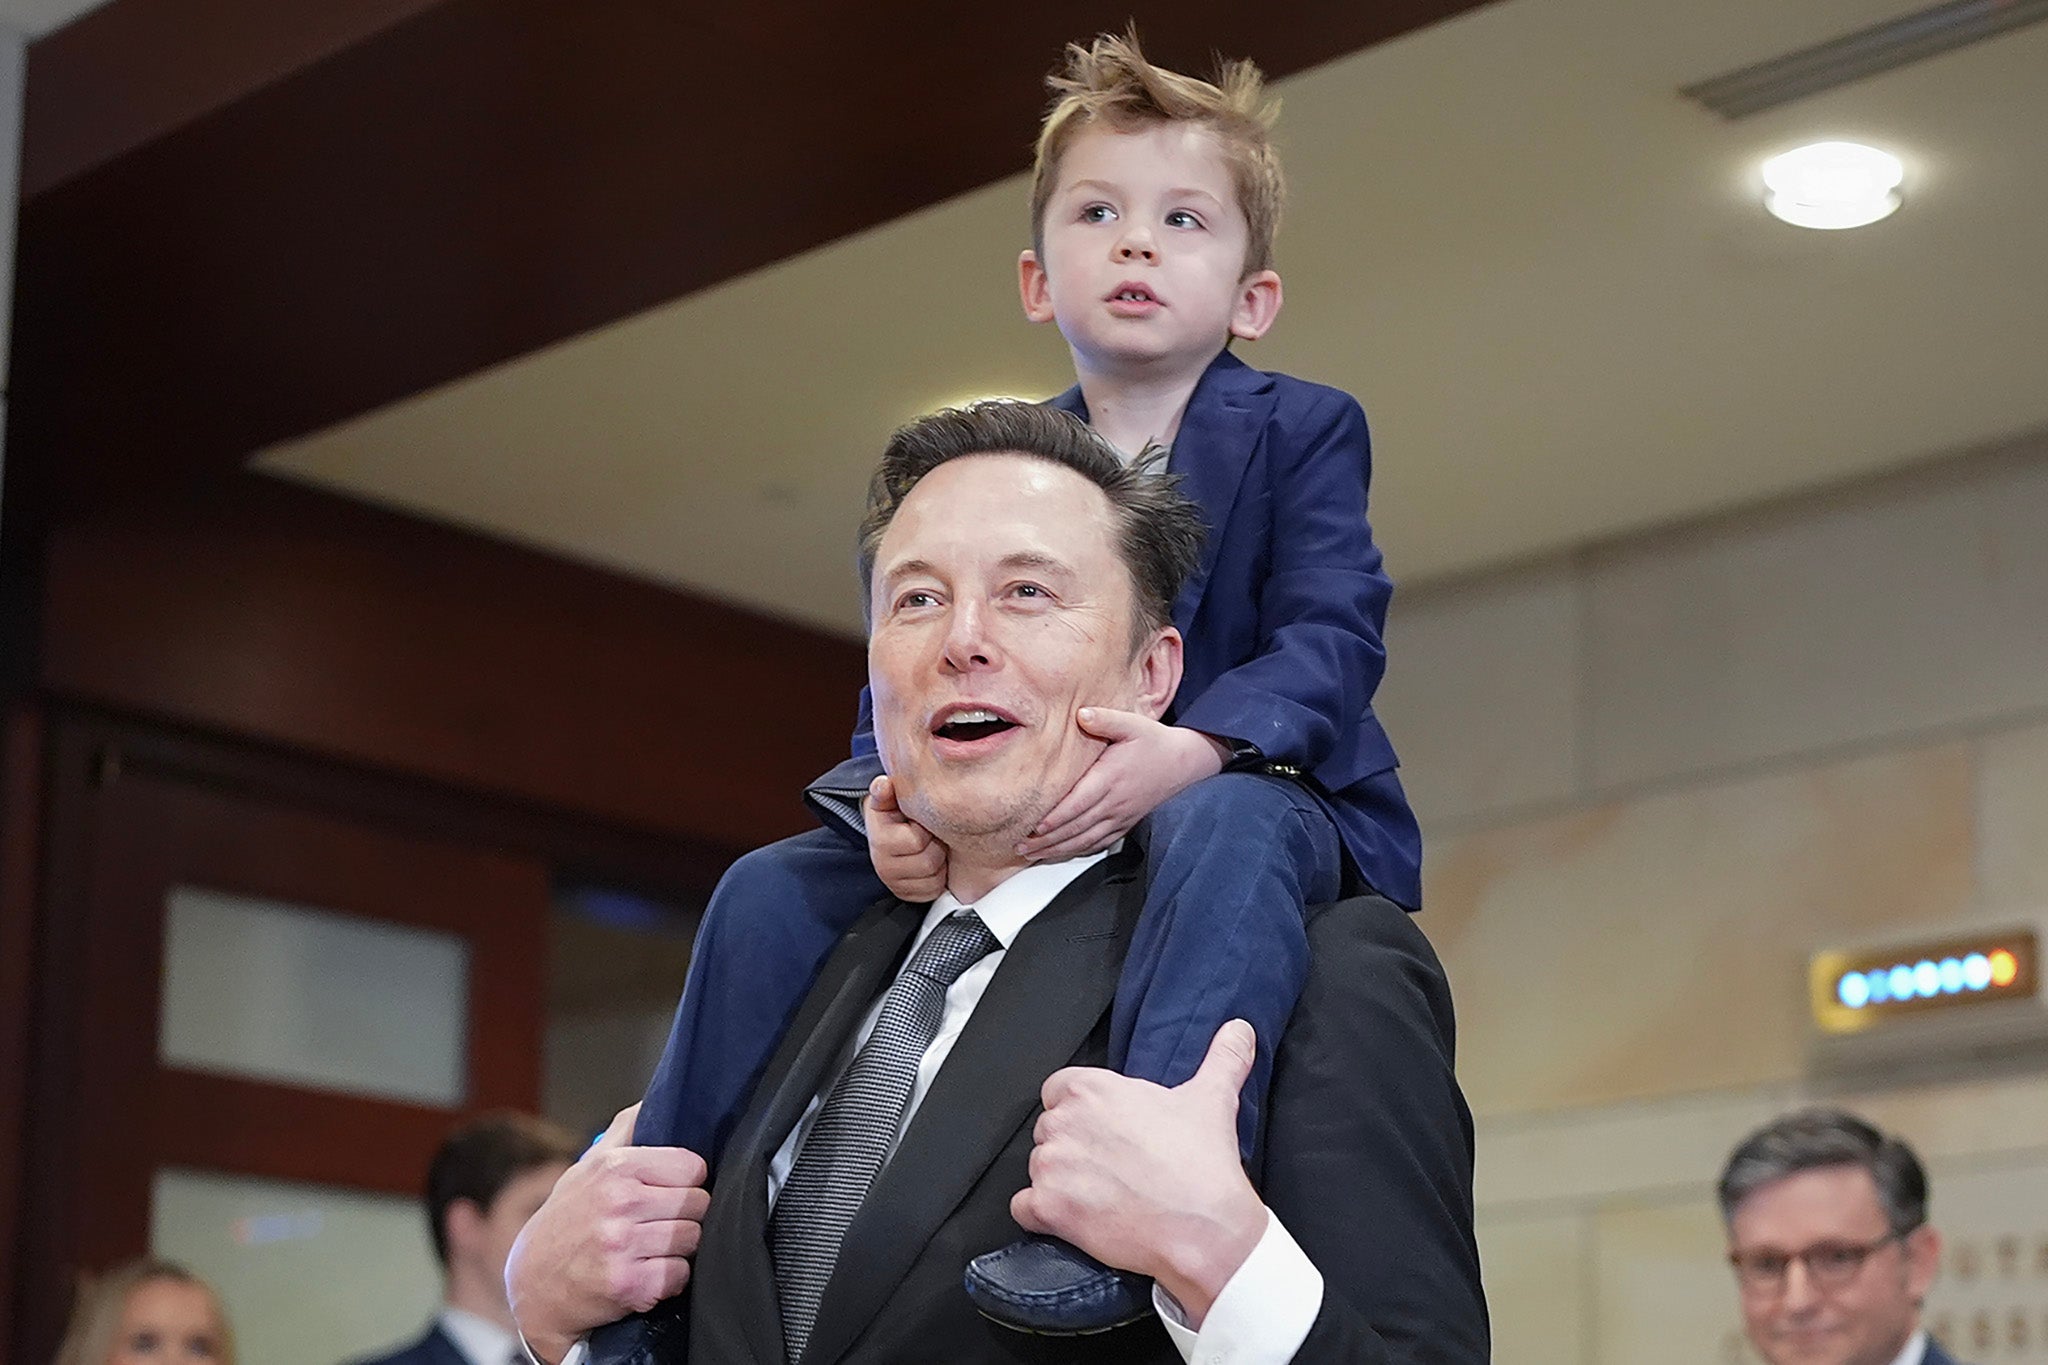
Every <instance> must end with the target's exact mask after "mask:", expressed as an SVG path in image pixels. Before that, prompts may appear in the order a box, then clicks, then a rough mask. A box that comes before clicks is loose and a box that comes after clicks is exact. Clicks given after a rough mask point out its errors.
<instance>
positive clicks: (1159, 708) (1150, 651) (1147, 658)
mask: <svg viewBox="0 0 2048 1365" xmlns="http://www.w3.org/2000/svg"><path fill="white" fill-rule="evenodd" d="M1183 653H1184V650H1183V646H1182V641H1181V638H1180V632H1179V631H1177V630H1175V629H1174V628H1173V627H1172V626H1166V627H1164V628H1162V629H1160V630H1158V631H1155V632H1154V633H1153V635H1152V638H1151V640H1150V641H1149V642H1147V644H1146V645H1145V647H1144V648H1143V649H1142V650H1140V651H1139V652H1138V657H1137V659H1136V660H1135V661H1134V666H1135V667H1136V668H1137V671H1138V678H1137V682H1138V695H1137V698H1136V701H1135V703H1134V704H1133V705H1132V707H1131V709H1132V710H1134V711H1137V712H1139V713H1140V714H1141V715H1144V716H1146V717H1147V718H1149V719H1152V720H1158V719H1159V718H1160V717H1161V716H1163V715H1165V714H1166V708H1167V707H1169V706H1171V705H1172V704H1173V694H1174V693H1175V692H1178V691H1179V690H1180V674H1181V668H1182V666H1183V664H1184V663H1185V662H1186V661H1185V659H1184V658H1183Z"/></svg>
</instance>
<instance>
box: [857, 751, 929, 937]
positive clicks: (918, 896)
mask: <svg viewBox="0 0 2048 1365" xmlns="http://www.w3.org/2000/svg"><path fill="white" fill-rule="evenodd" d="M861 806H862V808H863V810H864V811H865V813H866V816H867V819H866V822H865V823H866V825H867V831H868V858H869V860H870V861H872V862H873V863H874V865H875V875H876V876H877V877H880V878H881V879H882V885H884V886H886V887H888V888H889V894H890V895H892V896H894V897H895V898H896V899H897V900H900V901H909V902H911V903H912V904H914V905H922V904H924V903H925V902H927V901H935V900H937V899H938V898H939V893H940V892H941V891H944V890H945V889H946V846H945V845H944V844H942V843H940V842H939V841H938V839H937V838H936V837H934V836H933V834H932V832H931V831H930V830H928V829H926V828H925V827H924V826H923V825H920V824H919V823H917V821H915V820H913V819H911V818H910V817H909V816H907V815H905V814H904V813H903V811H902V809H901V808H900V807H898V806H897V804H896V788H895V785H894V784H893V783H891V782H890V781H889V779H888V778H886V777H878V778H876V779H875V780H874V781H873V782H871V783H869V784H868V795H867V800H865V801H863V802H861Z"/></svg>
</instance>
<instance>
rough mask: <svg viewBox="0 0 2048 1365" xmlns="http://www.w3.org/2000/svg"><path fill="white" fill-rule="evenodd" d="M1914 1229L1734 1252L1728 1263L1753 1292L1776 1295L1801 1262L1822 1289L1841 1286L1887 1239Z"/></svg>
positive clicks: (1742, 1284) (1747, 1290)
mask: <svg viewBox="0 0 2048 1365" xmlns="http://www.w3.org/2000/svg"><path fill="white" fill-rule="evenodd" d="M1913 1231H1914V1230H1913V1229H1912V1228H1907V1229H1906V1230H1905V1231H1903V1232H1887V1233H1886V1234H1885V1235H1884V1236H1882V1237H1880V1238H1878V1239H1877V1240H1876V1241H1874V1242H1865V1243H1862V1244H1861V1245H1858V1244H1857V1243H1854V1242H1821V1243H1819V1244H1817V1245H1815V1246H1810V1247H1808V1248H1806V1250H1804V1251H1790V1252H1787V1251H1731V1252H1729V1253H1728V1264H1730V1265H1732V1266H1734V1267H1735V1279H1736V1282H1737V1283H1738V1284H1740V1285H1741V1286H1742V1288H1743V1290H1744V1291H1745V1292H1747V1293H1752V1294H1776V1293H1780V1292H1782V1291H1783V1290H1784V1288H1785V1278H1786V1276H1787V1275H1789V1274H1790V1273H1791V1271H1792V1263H1793V1262H1794V1261H1798V1262H1799V1263H1800V1264H1802V1265H1804V1266H1805V1267H1806V1278H1807V1279H1808V1280H1810V1281H1812V1282H1813V1284H1814V1285H1815V1287H1817V1288H1820V1289H1840V1288H1841V1287H1842V1286H1843V1285H1845V1284H1847V1283H1849V1281H1851V1280H1853V1279H1855V1278H1856V1272H1857V1271H1859V1270H1861V1269H1863V1263H1864V1262H1865V1261H1867V1260H1869V1259H1870V1258H1871V1257H1872V1256H1873V1255H1875V1254H1876V1253H1877V1252H1878V1251H1879V1250H1881V1249H1882V1248H1883V1247H1884V1245H1885V1244H1886V1243H1887V1242H1897V1241H1901V1240H1903V1239H1904V1238H1905V1237H1907V1236H1908V1235H1910V1234H1911V1233H1912V1232H1913Z"/></svg>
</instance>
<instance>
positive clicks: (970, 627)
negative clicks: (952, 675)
mask: <svg viewBox="0 0 2048 1365" xmlns="http://www.w3.org/2000/svg"><path fill="white" fill-rule="evenodd" d="M988 627H989V619H988V613H987V611H986V610H985V609H984V608H983V606H982V605H981V603H979V602H972V601H969V602H961V603H958V604H956V605H955V606H954V608H953V611H952V613H951V615H950V616H949V617H948V618H947V621H946V647H945V661H946V664H947V666H948V667H950V668H952V669H953V670H954V671H955V672H960V673H969V672H974V671H976V670H978V669H984V668H992V667H994V665H995V663H996V659H997V657H998V655H997V651H996V646H995V641H994V640H992V639H990V638H989V630H988Z"/></svg>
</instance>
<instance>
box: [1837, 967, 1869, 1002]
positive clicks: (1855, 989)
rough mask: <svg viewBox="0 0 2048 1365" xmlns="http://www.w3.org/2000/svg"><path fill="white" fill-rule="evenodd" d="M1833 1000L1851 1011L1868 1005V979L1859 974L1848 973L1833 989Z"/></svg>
mask: <svg viewBox="0 0 2048 1365" xmlns="http://www.w3.org/2000/svg"><path fill="white" fill-rule="evenodd" d="M1835 998H1836V999H1837V1000H1840V1001H1841V1002H1842V1003H1843V1004H1844V1005H1847V1006H1848V1007H1849V1008H1850V1009H1852V1010H1860V1009H1862V1008H1863V1007H1864V1006H1865V1005H1867V1004H1869V1003H1870V978H1869V977H1867V976H1865V975H1864V974H1863V973H1861V972H1849V973H1848V974H1846V975H1845V976H1843V977H1842V981H1841V984H1840V985H1838V986H1836V987H1835Z"/></svg>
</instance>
